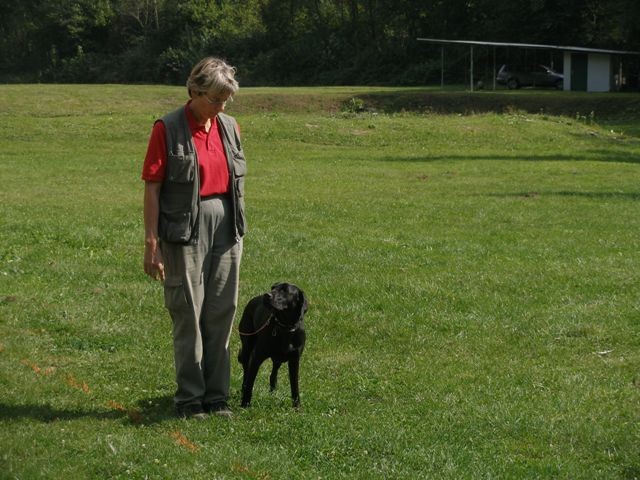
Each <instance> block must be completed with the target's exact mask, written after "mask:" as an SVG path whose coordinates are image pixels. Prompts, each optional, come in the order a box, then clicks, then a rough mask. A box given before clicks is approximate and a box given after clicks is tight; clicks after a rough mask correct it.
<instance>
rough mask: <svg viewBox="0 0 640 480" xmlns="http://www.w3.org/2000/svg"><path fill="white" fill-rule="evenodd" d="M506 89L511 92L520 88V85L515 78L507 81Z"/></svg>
mask: <svg viewBox="0 0 640 480" xmlns="http://www.w3.org/2000/svg"><path fill="white" fill-rule="evenodd" d="M507 88H508V89H509V90H513V89H515V88H520V83H518V79H517V78H510V79H509V80H507Z"/></svg>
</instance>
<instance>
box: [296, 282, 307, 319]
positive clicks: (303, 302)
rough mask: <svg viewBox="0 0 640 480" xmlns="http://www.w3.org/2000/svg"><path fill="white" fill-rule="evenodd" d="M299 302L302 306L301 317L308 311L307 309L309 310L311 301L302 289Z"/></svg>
mask: <svg viewBox="0 0 640 480" xmlns="http://www.w3.org/2000/svg"><path fill="white" fill-rule="evenodd" d="M298 304H299V305H300V306H301V307H300V318H302V317H303V316H304V314H305V313H307V310H309V302H308V301H307V296H306V295H305V294H304V292H303V291H302V290H300V289H298Z"/></svg>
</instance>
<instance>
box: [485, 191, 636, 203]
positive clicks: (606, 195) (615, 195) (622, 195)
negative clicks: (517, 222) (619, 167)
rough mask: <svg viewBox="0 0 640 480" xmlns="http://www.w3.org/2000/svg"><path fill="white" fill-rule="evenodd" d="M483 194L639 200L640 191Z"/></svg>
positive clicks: (508, 196)
mask: <svg viewBox="0 0 640 480" xmlns="http://www.w3.org/2000/svg"><path fill="white" fill-rule="evenodd" d="M483 196H487V197H497V198H536V197H541V196H546V197H582V198H590V199H594V200H603V199H612V200H631V201H638V200H640V193H634V192H567V191H560V192H515V193H489V194H486V195H483Z"/></svg>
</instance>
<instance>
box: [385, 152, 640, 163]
mask: <svg viewBox="0 0 640 480" xmlns="http://www.w3.org/2000/svg"><path fill="white" fill-rule="evenodd" d="M379 160H380V161H382V162H406V163H411V162H425V163H428V162H439V161H468V160H493V161H511V162H611V163H640V155H637V154H629V153H626V152H615V151H606V150H590V151H586V152H584V154H583V155H554V154H545V155H527V154H522V155H500V154H496V155H494V154H490V155H487V154H480V155H425V156H415V157H414V156H398V157H395V156H394V157H390V156H386V157H380V158H379Z"/></svg>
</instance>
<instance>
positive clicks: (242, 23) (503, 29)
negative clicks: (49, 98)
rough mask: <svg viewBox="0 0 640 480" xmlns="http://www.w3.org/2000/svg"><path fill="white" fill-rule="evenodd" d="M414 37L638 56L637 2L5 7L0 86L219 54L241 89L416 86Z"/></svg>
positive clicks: (267, 1)
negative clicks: (632, 52) (560, 46)
mask: <svg viewBox="0 0 640 480" xmlns="http://www.w3.org/2000/svg"><path fill="white" fill-rule="evenodd" d="M420 36H423V37H436V38H451V39H456V38H457V39H466V40H471V39H473V40H491V41H504V42H525V43H552V44H563V45H579V46H593V47H600V48H615V49H626V50H640V2H638V0H509V1H504V0H174V1H170V0H3V1H2V3H1V4H0V78H1V79H2V80H4V81H42V82H169V83H182V82H183V81H184V79H185V77H186V74H187V72H188V69H189V67H190V66H191V65H192V64H193V63H194V61H196V60H197V59H199V58H201V57H202V56H204V55H208V54H215V55H219V56H222V57H224V58H226V59H228V60H229V61H230V62H231V63H232V64H234V65H236V66H237V67H238V70H239V76H240V78H241V81H242V82H243V84H245V85H248V84H263V85H264V84H280V85H291V84H384V83H395V84H420V83H424V82H425V81H429V80H433V79H434V78H435V77H436V76H439V69H440V53H439V49H438V48H436V47H433V46H430V45H428V44H425V43H421V42H417V41H416V40H415V39H416V37H420ZM460 55H464V53H460ZM481 55H482V54H481ZM452 57H453V58H452V59H451V61H450V63H453V64H455V63H456V61H457V60H456V58H455V53H454V54H453V55H452ZM458 60H459V63H460V65H463V64H464V62H463V61H462V59H458ZM481 60H482V56H480V57H479V61H481Z"/></svg>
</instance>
